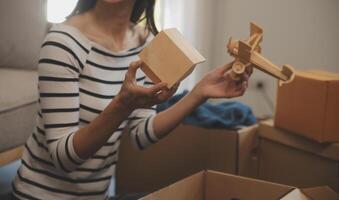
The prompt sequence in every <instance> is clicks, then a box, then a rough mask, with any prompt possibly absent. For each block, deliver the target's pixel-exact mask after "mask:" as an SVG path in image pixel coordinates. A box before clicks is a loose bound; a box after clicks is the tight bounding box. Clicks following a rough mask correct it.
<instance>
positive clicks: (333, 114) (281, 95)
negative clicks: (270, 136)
mask: <svg viewBox="0 0 339 200" xmlns="http://www.w3.org/2000/svg"><path fill="white" fill-rule="evenodd" d="M338 102H339V74H333V73H328V72H323V71H302V72H297V73H296V77H295V79H294V81H293V82H291V83H289V84H283V85H282V86H280V87H279V88H278V96H277V107H276V115H275V125H276V126H277V127H280V128H283V129H286V130H289V131H293V132H294V133H296V134H300V135H302V136H305V137H308V138H310V139H313V140H316V141H318V142H335V141H336V142H339V123H338V120H339V103H338Z"/></svg>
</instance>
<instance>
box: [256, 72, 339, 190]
mask: <svg viewBox="0 0 339 200" xmlns="http://www.w3.org/2000/svg"><path fill="white" fill-rule="evenodd" d="M338 91H339V75H338V74H333V73H328V72H323V71H302V72H301V71H300V72H297V73H296V77H295V80H294V81H293V82H291V83H289V84H285V85H282V86H279V88H278V96H277V108H276V114H275V119H274V123H273V121H272V120H271V121H266V122H262V123H260V125H259V131H258V133H259V138H260V139H259V152H260V155H259V158H260V159H259V166H260V167H259V171H258V177H259V178H261V179H264V180H269V181H274V182H277V183H283V184H289V185H294V186H298V187H313V186H319V185H328V186H330V187H331V188H333V189H334V190H336V191H339V144H338V143H336V142H338V141H339V123H338V122H339V104H338V102H339V92H338Z"/></svg>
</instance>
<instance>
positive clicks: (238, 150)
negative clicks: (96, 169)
mask: <svg viewBox="0 0 339 200" xmlns="http://www.w3.org/2000/svg"><path fill="white" fill-rule="evenodd" d="M256 131H257V125H254V126H251V127H247V128H242V129H239V130H225V129H206V128H200V127H196V126H191V125H180V126H179V127H177V128H176V129H175V130H173V131H172V132H171V133H170V134H169V135H168V136H167V137H166V138H164V139H162V140H161V141H159V142H158V143H157V144H154V145H152V146H150V147H149V148H147V149H146V150H143V151H139V150H136V149H135V148H134V147H133V146H132V144H131V141H130V138H129V135H128V134H124V135H123V138H122V140H121V144H120V151H119V162H118V166H117V176H116V177H117V193H118V194H125V193H135V192H153V191H156V190H158V189H160V188H162V187H165V186H167V185H169V184H171V183H174V182H175V181H178V180H180V179H182V178H184V177H187V176H189V175H192V174H194V173H197V172H199V171H201V170H205V169H212V170H218V171H221V172H227V173H233V174H240V175H243V176H249V177H255V176H256V175H257V159H256V157H255V152H254V151H253V150H254V148H255V147H256V146H257V135H256Z"/></svg>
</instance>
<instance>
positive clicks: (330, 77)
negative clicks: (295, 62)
mask: <svg viewBox="0 0 339 200" xmlns="http://www.w3.org/2000/svg"><path fill="white" fill-rule="evenodd" d="M296 74H297V75H298V76H302V77H305V78H311V79H315V80H319V81H339V75H338V74H335V73H331V72H326V71H321V70H310V71H297V72H296Z"/></svg>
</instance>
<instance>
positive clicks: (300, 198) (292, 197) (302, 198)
mask: <svg viewBox="0 0 339 200" xmlns="http://www.w3.org/2000/svg"><path fill="white" fill-rule="evenodd" d="M280 200H312V199H310V198H309V197H307V196H306V195H305V194H304V193H303V192H302V191H301V190H300V189H294V190H292V191H291V192H290V193H288V194H286V195H285V196H283V197H282V198H280Z"/></svg>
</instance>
